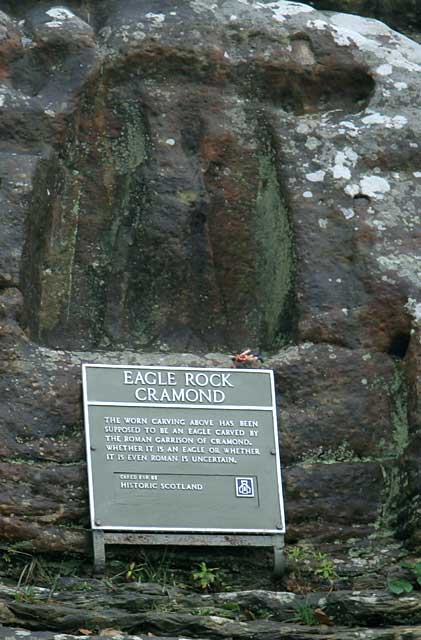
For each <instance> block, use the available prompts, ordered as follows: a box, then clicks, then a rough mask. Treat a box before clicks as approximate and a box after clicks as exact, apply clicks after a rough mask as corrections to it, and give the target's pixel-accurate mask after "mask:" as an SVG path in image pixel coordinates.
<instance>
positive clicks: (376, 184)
mask: <svg viewBox="0 0 421 640" xmlns="http://www.w3.org/2000/svg"><path fill="white" fill-rule="evenodd" d="M389 191H390V184H389V183H388V181H387V180H386V178H382V177H381V176H364V177H363V178H362V179H361V180H360V192H361V193H362V194H364V195H365V196H368V197H369V198H374V199H378V200H382V199H383V198H384V195H385V194H386V193H388V192H389Z"/></svg>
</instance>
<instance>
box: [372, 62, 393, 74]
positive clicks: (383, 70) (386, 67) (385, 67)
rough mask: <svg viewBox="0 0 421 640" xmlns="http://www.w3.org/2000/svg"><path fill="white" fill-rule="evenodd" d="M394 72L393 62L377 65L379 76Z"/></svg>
mask: <svg viewBox="0 0 421 640" xmlns="http://www.w3.org/2000/svg"><path fill="white" fill-rule="evenodd" d="M392 72H393V67H392V65H391V64H388V63H386V64H381V65H380V66H379V67H377V69H376V73H377V74H378V75H379V76H390V74H391V73H392Z"/></svg>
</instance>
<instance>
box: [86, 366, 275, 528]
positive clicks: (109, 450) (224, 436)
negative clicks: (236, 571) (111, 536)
mask: <svg viewBox="0 0 421 640" xmlns="http://www.w3.org/2000/svg"><path fill="white" fill-rule="evenodd" d="M83 391H84V410H85V424H86V445H87V461H88V477H89V493H90V505H91V519H92V528H93V529H102V530H121V531H124V530H126V531H168V532H203V533H250V534H258V533H272V534H275V533H276V534H281V533H283V532H284V530H285V525H284V514H283V500H282V486H281V477H280V462H279V448H278V437H277V425H276V409H275V392H274V381H273V373H272V371H268V370H264V369H245V370H238V369H216V368H213V369H203V368H182V367H147V366H141V367H140V366H125V365H97V364H85V365H83Z"/></svg>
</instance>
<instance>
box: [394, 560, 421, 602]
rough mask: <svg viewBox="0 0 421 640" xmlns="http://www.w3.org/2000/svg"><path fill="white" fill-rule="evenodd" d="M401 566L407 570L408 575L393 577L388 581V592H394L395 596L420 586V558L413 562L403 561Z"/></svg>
mask: <svg viewBox="0 0 421 640" xmlns="http://www.w3.org/2000/svg"><path fill="white" fill-rule="evenodd" d="M401 567H402V569H407V570H408V571H409V574H410V575H409V577H408V578H395V579H394V580H389V582H388V587H389V591H390V593H394V594H395V595H396V596H400V595H402V594H403V593H411V592H412V591H413V590H414V588H420V587H421V560H418V561H417V562H415V563H411V562H403V563H402V564H401Z"/></svg>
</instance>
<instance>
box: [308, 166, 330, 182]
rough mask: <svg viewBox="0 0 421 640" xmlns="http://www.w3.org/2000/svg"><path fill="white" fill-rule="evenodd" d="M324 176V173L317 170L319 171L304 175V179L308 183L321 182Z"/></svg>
mask: <svg viewBox="0 0 421 640" xmlns="http://www.w3.org/2000/svg"><path fill="white" fill-rule="evenodd" d="M325 175H326V171H323V170H322V169H319V171H314V172H313V173H306V178H307V180H309V181H310V182H323V180H324V179H325Z"/></svg>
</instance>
